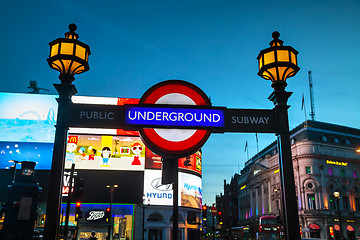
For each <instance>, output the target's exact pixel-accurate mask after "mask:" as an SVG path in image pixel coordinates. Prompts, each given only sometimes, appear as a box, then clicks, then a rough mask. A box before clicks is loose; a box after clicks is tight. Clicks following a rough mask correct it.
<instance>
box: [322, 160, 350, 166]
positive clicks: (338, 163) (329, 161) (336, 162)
mask: <svg viewBox="0 0 360 240" xmlns="http://www.w3.org/2000/svg"><path fill="white" fill-rule="evenodd" d="M326 164H331V165H338V166H344V167H347V165H348V163H347V162H338V161H331V160H326Z"/></svg>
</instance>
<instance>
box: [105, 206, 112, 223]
mask: <svg viewBox="0 0 360 240" xmlns="http://www.w3.org/2000/svg"><path fill="white" fill-rule="evenodd" d="M110 217H111V212H110V208H106V212H105V218H106V222H109V221H110Z"/></svg>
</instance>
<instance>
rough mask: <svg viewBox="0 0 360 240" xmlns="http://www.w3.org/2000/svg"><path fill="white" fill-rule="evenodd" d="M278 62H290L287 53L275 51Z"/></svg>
mask: <svg viewBox="0 0 360 240" xmlns="http://www.w3.org/2000/svg"><path fill="white" fill-rule="evenodd" d="M277 57H278V59H277V60H278V62H290V59H289V52H288V51H286V50H278V51H277Z"/></svg>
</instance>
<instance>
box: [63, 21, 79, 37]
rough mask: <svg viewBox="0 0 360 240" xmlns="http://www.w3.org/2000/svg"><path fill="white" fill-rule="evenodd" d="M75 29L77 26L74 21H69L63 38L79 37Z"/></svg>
mask: <svg viewBox="0 0 360 240" xmlns="http://www.w3.org/2000/svg"><path fill="white" fill-rule="evenodd" d="M76 29H77V26H76V24H75V23H70V24H69V30H70V31H69V32H67V33H65V38H68V39H78V38H79V34H77V33H76V32H75V31H76Z"/></svg>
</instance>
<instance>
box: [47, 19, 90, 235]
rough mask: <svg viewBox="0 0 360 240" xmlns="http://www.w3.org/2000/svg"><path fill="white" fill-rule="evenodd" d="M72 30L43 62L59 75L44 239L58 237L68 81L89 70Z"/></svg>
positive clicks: (71, 92) (70, 92)
mask: <svg viewBox="0 0 360 240" xmlns="http://www.w3.org/2000/svg"><path fill="white" fill-rule="evenodd" d="M76 28H77V27H76V25H75V24H70V25H69V30H70V31H69V32H67V33H65V38H58V39H56V40H54V41H52V42H50V43H49V45H50V55H49V58H48V59H47V61H48V64H49V66H50V68H52V69H55V70H57V71H59V72H60V75H59V79H60V80H61V83H60V84H54V87H55V88H56V90H57V92H58V93H59V98H57V99H56V100H57V102H58V114H57V121H56V131H55V141H54V150H53V158H52V163H51V172H50V181H49V186H51V188H49V193H48V201H47V206H46V222H45V228H44V239H45V240H54V239H58V236H59V220H60V207H61V190H62V182H63V174H64V165H65V163H64V161H65V147H66V142H67V131H68V121H69V117H70V108H71V105H72V101H71V97H72V96H73V95H74V94H76V93H77V91H76V88H75V86H74V85H72V82H73V81H74V80H75V77H74V75H75V74H80V73H83V72H86V71H88V70H89V64H88V57H89V55H90V48H89V46H88V45H86V44H84V43H82V42H80V41H79V40H77V39H78V37H79V35H78V34H77V33H75V31H76Z"/></svg>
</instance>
